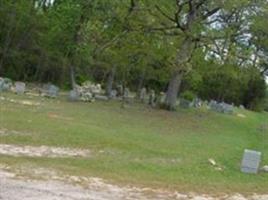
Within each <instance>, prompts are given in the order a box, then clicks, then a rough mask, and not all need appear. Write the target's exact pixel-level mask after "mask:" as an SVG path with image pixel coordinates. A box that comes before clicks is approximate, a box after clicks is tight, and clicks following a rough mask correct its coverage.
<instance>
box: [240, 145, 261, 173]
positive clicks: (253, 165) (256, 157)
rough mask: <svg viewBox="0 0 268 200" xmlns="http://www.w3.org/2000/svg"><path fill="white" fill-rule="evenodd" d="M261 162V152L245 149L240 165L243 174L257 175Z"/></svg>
mask: <svg viewBox="0 0 268 200" xmlns="http://www.w3.org/2000/svg"><path fill="white" fill-rule="evenodd" d="M260 162H261V152H258V151H253V150H248V149H245V151H244V156H243V160H242V165H241V171H242V172H244V173H251V174H257V173H258V170H259V166H260Z"/></svg>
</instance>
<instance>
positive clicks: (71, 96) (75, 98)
mask: <svg viewBox="0 0 268 200" xmlns="http://www.w3.org/2000/svg"><path fill="white" fill-rule="evenodd" d="M79 99H80V96H79V93H78V92H77V91H76V90H71V91H70V92H69V101H78V100H79Z"/></svg>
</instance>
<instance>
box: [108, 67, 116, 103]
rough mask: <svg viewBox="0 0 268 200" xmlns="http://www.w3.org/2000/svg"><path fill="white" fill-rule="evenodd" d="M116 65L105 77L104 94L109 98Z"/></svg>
mask: <svg viewBox="0 0 268 200" xmlns="http://www.w3.org/2000/svg"><path fill="white" fill-rule="evenodd" d="M115 72H116V67H113V68H112V69H111V71H110V72H109V75H108V79H107V85H106V95H107V96H108V97H109V98H110V97H111V93H112V90H113V83H114V77H115Z"/></svg>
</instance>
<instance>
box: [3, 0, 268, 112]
mask: <svg viewBox="0 0 268 200" xmlns="http://www.w3.org/2000/svg"><path fill="white" fill-rule="evenodd" d="M267 4H268V3H267V2H266V1H255V0H229V1H228V0H227V1H226V0H225V1H224V0H210V1H203V0H170V1H167V0H158V1H154V0H114V1H111V0H75V1H74V0H54V1H51V0H27V1H25V0H16V1H10V0H1V1H0V27H1V29H0V76H4V77H9V78H12V79H14V80H22V81H28V82H53V83H55V84H58V85H60V86H61V87H64V88H66V89H67V88H71V87H73V86H74V85H75V84H79V83H81V82H83V81H85V80H92V81H96V82H99V83H102V84H103V85H105V87H106V93H107V94H108V95H109V93H110V92H111V90H112V88H113V87H114V86H115V85H116V84H122V85H123V86H124V87H128V88H130V89H131V90H133V91H139V90H140V89H141V88H142V87H147V88H150V89H154V90H156V91H158V92H160V91H164V92H166V100H165V108H167V109H170V110H172V109H174V108H175V104H176V99H177V97H178V95H183V94H184V93H187V94H192V95H193V96H198V97H200V98H202V99H204V100H210V99H214V100H217V101H224V102H227V103H234V104H236V105H244V106H245V107H247V108H250V109H255V110H256V109H258V110H260V109H262V108H264V105H265V103H264V102H265V96H266V84H265V73H267V69H268V67H267V66H268V65H267V62H268V60H267V56H268V54H267V52H268V51H267V50H268V39H267V38H268V28H267V26H266V19H267V17H268V10H267V8H268V7H267V6H268V5H267Z"/></svg>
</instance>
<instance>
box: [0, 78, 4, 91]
mask: <svg viewBox="0 0 268 200" xmlns="http://www.w3.org/2000/svg"><path fill="white" fill-rule="evenodd" d="M4 84H5V82H4V79H3V78H1V77H0V92H2V91H3V90H4Z"/></svg>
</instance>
